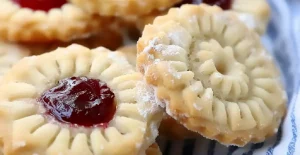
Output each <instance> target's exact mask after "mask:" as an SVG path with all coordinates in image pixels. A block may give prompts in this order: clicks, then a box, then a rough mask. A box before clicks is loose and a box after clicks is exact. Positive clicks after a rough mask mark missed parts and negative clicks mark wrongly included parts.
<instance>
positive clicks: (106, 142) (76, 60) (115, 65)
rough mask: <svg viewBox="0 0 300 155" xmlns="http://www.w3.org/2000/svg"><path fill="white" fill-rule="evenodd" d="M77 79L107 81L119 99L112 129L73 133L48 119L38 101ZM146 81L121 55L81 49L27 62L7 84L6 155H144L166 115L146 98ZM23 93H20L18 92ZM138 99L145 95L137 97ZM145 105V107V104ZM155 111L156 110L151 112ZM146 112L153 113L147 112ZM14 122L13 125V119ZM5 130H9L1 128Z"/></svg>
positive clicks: (0, 96)
mask: <svg viewBox="0 0 300 155" xmlns="http://www.w3.org/2000/svg"><path fill="white" fill-rule="evenodd" d="M71 76H77V77H79V76H87V77H89V78H95V79H101V81H103V82H106V83H107V85H108V86H109V87H110V88H111V90H112V91H113V92H114V94H115V95H116V97H115V100H116V101H115V102H116V105H117V110H116V113H115V115H114V118H113V119H112V120H111V121H110V122H109V124H108V127H107V128H101V127H90V128H85V127H71V126H69V125H67V124H63V123H59V122H58V121H56V120H55V119H50V118H51V117H45V116H46V115H44V114H43V111H44V110H43V106H41V105H39V102H37V98H38V97H39V96H40V95H41V94H42V93H43V92H44V91H45V90H48V89H49V88H51V87H53V86H55V85H56V83H57V82H58V80H60V79H64V78H67V77H71ZM141 79H142V75H141V74H140V73H137V72H135V71H134V68H133V67H132V66H131V65H130V64H129V63H128V62H127V60H126V59H125V56H124V55H123V54H122V53H120V52H111V51H109V50H107V49H105V48H102V47H99V48H97V49H93V50H90V49H88V48H85V47H83V46H80V45H75V44H74V45H71V46H69V47H67V48H59V49H57V50H55V51H53V52H50V53H46V54H43V55H39V56H31V57H27V58H24V59H22V60H21V61H19V62H18V63H17V64H16V65H14V67H13V68H12V69H11V70H10V71H9V72H8V73H7V74H6V76H5V77H4V78H3V81H4V82H3V83H4V84H3V85H1V86H0V103H1V104H0V106H7V107H8V109H10V110H9V111H10V112H8V113H7V114H6V113H4V114H2V113H0V114H1V115H0V120H10V121H9V122H10V123H8V124H12V125H11V130H8V132H7V133H5V134H3V135H4V152H5V153H6V154H12V155H13V154H15V155H20V154H22V155H32V154H35V153H36V154H43V155H57V154H60V153H61V154H63V155H83V154H84V155H102V154H107V155H108V154H109V155H121V154H122V155H140V154H145V151H146V149H147V148H148V147H149V146H150V145H151V144H153V143H154V142H155V138H156V136H157V135H158V131H157V129H158V125H159V122H160V120H161V118H162V111H161V110H160V108H158V107H154V106H153V104H150V103H147V101H149V100H148V99H143V98H138V96H139V95H140V96H143V97H145V96H146V95H147V94H143V91H139V90H144V88H143V84H142V83H141V82H140V80H141ZM16 88H17V89H16ZM137 93H138V94H139V95H137ZM144 101H145V102H144ZM150 107H151V109H150ZM144 109H146V110H147V111H145V110H144ZM8 118H10V119H8ZM0 128H1V129H3V128H5V129H7V128H9V127H7V126H1V127H0Z"/></svg>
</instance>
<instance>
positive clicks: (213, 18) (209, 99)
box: [137, 4, 286, 146]
mask: <svg viewBox="0 0 300 155" xmlns="http://www.w3.org/2000/svg"><path fill="white" fill-rule="evenodd" d="M137 53H138V55H137V69H138V70H139V71H140V72H141V73H142V74H144V80H145V81H146V82H147V83H148V85H149V87H151V88H152V89H153V90H154V92H155V93H154V94H155V97H157V98H158V99H159V101H160V102H158V104H159V105H160V106H162V107H165V108H166V112H167V113H168V115H170V116H171V117H173V118H174V119H175V120H177V121H178V122H179V123H181V124H183V125H184V126H185V127H186V128H187V129H189V130H191V131H194V132H198V133H200V134H201V135H203V136H204V137H207V138H209V139H214V140H217V141H219V142H220V143H222V144H225V145H237V146H244V145H245V144H247V143H249V142H254V143H257V142H262V141H264V140H265V139H266V138H267V137H269V136H272V135H274V134H275V133H276V132H277V129H278V127H279V124H280V122H281V120H282V118H283V116H284V114H285V111H286V93H285V90H284V89H283V88H282V85H281V83H280V75H279V72H278V69H277V68H276V66H275V65H274V62H273V60H272V57H271V56H270V54H269V53H268V52H267V51H266V49H265V48H264V47H263V45H262V44H261V42H260V39H259V36H258V35H257V33H255V32H254V31H252V30H250V29H249V28H248V27H246V25H245V24H243V23H242V22H241V21H240V20H239V19H238V18H237V17H236V16H235V15H233V14H231V13H229V12H224V11H222V10H221V9H220V8H219V7H217V6H213V7H212V6H208V5H204V4H202V5H183V6H182V7H181V8H173V9H170V10H169V12H168V14H167V15H165V16H160V17H158V18H156V19H155V20H154V23H153V24H151V25H147V26H146V27H145V29H144V32H143V35H142V37H141V38H140V39H139V41H138V43H137Z"/></svg>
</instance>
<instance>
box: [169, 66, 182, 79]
mask: <svg viewBox="0 0 300 155" xmlns="http://www.w3.org/2000/svg"><path fill="white" fill-rule="evenodd" d="M168 72H169V73H170V74H172V75H173V77H175V78H176V79H180V78H181V74H180V73H179V72H178V71H177V70H176V69H175V68H174V67H172V66H171V64H169V66H168Z"/></svg>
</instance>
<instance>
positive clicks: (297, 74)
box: [159, 0, 300, 155]
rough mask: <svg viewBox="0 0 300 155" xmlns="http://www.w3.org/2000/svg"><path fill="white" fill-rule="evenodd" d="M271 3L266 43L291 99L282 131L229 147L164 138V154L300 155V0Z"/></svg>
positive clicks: (204, 140)
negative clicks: (241, 145) (266, 138)
mask: <svg viewBox="0 0 300 155" xmlns="http://www.w3.org/2000/svg"><path fill="white" fill-rule="evenodd" d="M249 1H250V0H249ZM269 3H270V6H271V7H272V19H271V22H270V24H269V27H268V32H267V34H266V35H265V36H264V37H263V42H264V44H265V46H266V47H267V49H268V50H269V51H270V52H272V54H273V56H274V58H275V59H276V60H277V63H278V66H280V68H281V71H282V75H283V78H282V79H283V81H284V83H285V86H286V89H287V93H288V98H289V106H288V113H287V115H286V118H285V120H284V122H283V123H282V127H281V128H280V129H279V131H278V134H277V135H276V136H274V137H272V138H270V139H268V140H267V141H265V142H263V143H259V144H249V145H247V146H246V147H243V148H238V147H235V146H230V147H225V146H222V145H220V144H219V143H218V142H215V141H210V140H207V139H204V138H202V139H192V140H185V141H178V142H177V141H172V142H171V141H165V140H162V139H160V140H159V145H160V147H161V150H162V152H163V154H164V155H300V137H299V136H300V63H299V62H300V0H269ZM298 133H299V135H298Z"/></svg>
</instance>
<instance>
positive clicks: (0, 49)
mask: <svg viewBox="0 0 300 155" xmlns="http://www.w3.org/2000/svg"><path fill="white" fill-rule="evenodd" d="M29 55H30V51H29V50H28V49H27V48H25V47H23V46H21V45H17V44H13V43H5V42H1V41H0V81H1V78H2V76H3V75H4V74H5V73H6V72H7V71H8V70H9V69H10V68H11V67H12V66H13V65H14V64H15V63H16V62H18V61H19V60H21V59H22V58H23V57H26V56H29Z"/></svg>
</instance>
